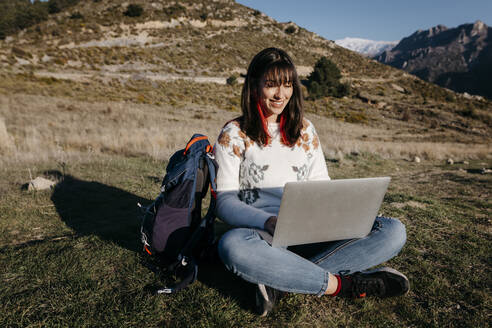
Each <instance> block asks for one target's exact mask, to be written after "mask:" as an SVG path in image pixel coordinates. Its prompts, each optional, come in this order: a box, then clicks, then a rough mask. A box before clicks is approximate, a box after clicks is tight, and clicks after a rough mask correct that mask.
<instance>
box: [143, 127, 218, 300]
mask: <svg viewBox="0 0 492 328" xmlns="http://www.w3.org/2000/svg"><path fill="white" fill-rule="evenodd" d="M217 169H218V165H217V163H216V162H215V160H214V157H213V155H212V146H211V145H210V143H209V141H208V139H207V137H206V136H204V135H201V134H194V135H193V137H191V139H190V141H189V142H188V143H187V145H186V147H185V148H184V149H181V150H179V151H177V152H176V153H174V155H173V156H171V158H170V159H169V163H168V165H167V168H166V175H165V177H164V180H163V181H162V185H161V192H160V194H159V196H158V197H157V198H156V199H155V201H154V202H153V203H152V204H150V205H149V206H147V207H142V213H143V215H142V224H141V238H142V243H143V248H144V253H147V255H151V256H152V257H153V259H154V260H156V262H157V264H158V265H157V268H158V269H159V270H160V271H164V272H166V273H171V274H174V275H175V276H176V277H177V278H178V282H177V283H175V284H174V285H173V286H170V287H164V288H162V289H159V290H157V293H158V294H161V293H166V294H170V293H174V292H177V291H179V290H180V289H183V288H184V287H186V286H188V285H189V284H191V283H192V282H194V281H195V280H196V277H197V274H198V260H199V259H200V258H201V257H203V256H204V255H205V254H204V253H206V252H210V251H211V250H212V249H213V246H212V245H213V244H214V241H215V239H214V220H215V214H214V212H215V202H216V199H215V192H214V190H215V176H216V171H217ZM209 185H210V189H211V197H210V206H209V208H208V211H207V214H206V215H205V216H203V217H202V215H201V211H202V200H203V198H204V197H205V195H206V194H207V191H208V188H209ZM154 268H155V266H154Z"/></svg>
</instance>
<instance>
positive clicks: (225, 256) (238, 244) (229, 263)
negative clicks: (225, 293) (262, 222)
mask: <svg viewBox="0 0 492 328" xmlns="http://www.w3.org/2000/svg"><path fill="white" fill-rule="evenodd" d="M253 235H254V231H253V230H251V229H244V228H237V229H232V230H229V231H227V232H226V233H225V234H224V235H223V236H222V238H221V239H220V241H219V245H218V251H219V257H220V259H221V260H222V262H223V263H224V264H225V266H226V267H227V268H228V269H229V270H233V268H234V266H235V265H234V264H235V263H237V262H238V261H239V262H240V261H241V258H242V257H244V256H248V255H247V254H248V252H247V251H246V248H247V245H246V244H247V240H248V237H249V236H253Z"/></svg>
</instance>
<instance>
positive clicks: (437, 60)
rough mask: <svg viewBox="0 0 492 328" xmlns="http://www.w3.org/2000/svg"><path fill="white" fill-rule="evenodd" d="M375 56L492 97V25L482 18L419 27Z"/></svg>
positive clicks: (443, 83)
mask: <svg viewBox="0 0 492 328" xmlns="http://www.w3.org/2000/svg"><path fill="white" fill-rule="evenodd" d="M375 58H376V59H377V60H378V61H379V62H381V63H385V64H388V65H391V66H393V67H397V68H401V69H403V70H405V71H407V72H410V73H412V74H415V75H417V76H418V77H420V78H422V79H424V80H427V81H430V82H433V83H436V84H438V85H441V86H443V87H446V88H449V89H452V90H455V91H458V92H468V93H472V94H479V95H483V96H486V97H488V98H492V28H491V27H488V26H487V25H486V24H484V23H483V22H481V21H476V22H475V23H474V24H463V25H460V26H458V27H456V28H447V27H446V26H444V25H438V26H435V27H432V28H430V29H428V30H424V31H423V30H418V31H417V32H415V33H414V34H412V35H410V36H409V37H406V38H404V39H402V40H401V41H400V43H398V44H397V45H396V46H395V47H394V48H393V49H391V50H387V51H385V52H383V53H382V54H380V55H378V56H376V57H375Z"/></svg>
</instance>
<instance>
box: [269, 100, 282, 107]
mask: <svg viewBox="0 0 492 328" xmlns="http://www.w3.org/2000/svg"><path fill="white" fill-rule="evenodd" d="M271 104H272V105H273V107H282V105H283V104H284V101H283V100H282V101H273V100H272V101H271Z"/></svg>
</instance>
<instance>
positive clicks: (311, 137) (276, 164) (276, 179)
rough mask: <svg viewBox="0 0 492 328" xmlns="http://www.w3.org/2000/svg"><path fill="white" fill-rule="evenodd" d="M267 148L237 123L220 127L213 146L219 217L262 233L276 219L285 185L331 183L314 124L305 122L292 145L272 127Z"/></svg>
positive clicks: (270, 127)
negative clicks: (312, 181)
mask: <svg viewBox="0 0 492 328" xmlns="http://www.w3.org/2000/svg"><path fill="white" fill-rule="evenodd" d="M268 132H269V134H270V136H271V139H270V142H269V144H268V145H265V146H263V147H262V146H259V145H258V144H257V143H256V142H254V141H252V140H251V139H250V138H249V137H247V136H246V134H245V133H244V132H243V131H241V129H240V127H239V123H238V122H237V121H231V122H229V123H228V124H226V125H225V126H224V128H223V129H222V131H221V133H220V135H219V138H218V140H217V143H216V144H215V147H214V150H215V159H216V160H217V162H218V164H219V170H218V173H217V210H216V212H217V216H218V217H219V218H220V219H221V220H223V221H225V222H227V223H229V224H231V225H235V226H242V227H253V228H260V229H263V226H264V223H265V221H266V220H267V219H268V218H269V217H270V216H272V215H277V214H278V211H279V208H280V201H281V199H282V192H283V187H284V185H285V183H286V182H291V181H305V180H322V179H329V176H328V170H327V168H326V162H325V158H324V155H323V151H322V149H321V145H320V142H319V138H318V135H317V134H316V130H315V129H314V126H313V124H312V123H311V122H310V121H309V120H307V119H304V120H303V128H302V131H301V137H300V138H299V140H298V141H297V143H296V144H295V145H294V146H293V147H288V146H285V145H284V144H282V143H281V141H280V129H279V124H278V123H269V124H268Z"/></svg>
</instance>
